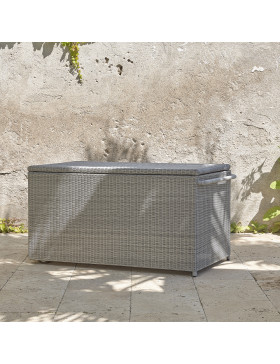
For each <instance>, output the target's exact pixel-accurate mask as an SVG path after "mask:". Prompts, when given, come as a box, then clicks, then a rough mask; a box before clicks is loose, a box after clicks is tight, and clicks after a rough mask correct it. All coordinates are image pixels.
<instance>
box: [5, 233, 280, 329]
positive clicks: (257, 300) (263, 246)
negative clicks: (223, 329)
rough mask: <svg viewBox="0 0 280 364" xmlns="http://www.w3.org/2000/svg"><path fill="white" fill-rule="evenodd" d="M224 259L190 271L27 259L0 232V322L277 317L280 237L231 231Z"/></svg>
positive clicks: (15, 237) (17, 243) (20, 243)
mask: <svg viewBox="0 0 280 364" xmlns="http://www.w3.org/2000/svg"><path fill="white" fill-rule="evenodd" d="M231 240H232V253H231V260H230V261H223V262H220V263H218V264H214V265H213V266H211V267H210V268H207V269H204V270H202V271H200V272H199V273H198V277H196V278H193V277H192V276H191V275H190V274H189V273H184V272H174V271H162V270H158V271H156V270H151V269H140V268H139V269H136V268H124V267H108V266H97V265H85V264H71V263H69V264H68V263H58V262H51V263H49V264H42V263H39V262H37V261H33V260H30V259H29V258H28V257H27V234H0V322H50V321H53V322H128V321H131V322H156V321H158V322H183V321H185V322H191V321H195V322H198V321H201V322H203V321H218V322H222V321H245V322H252V321H256V322H258V321H263V322H265V321H274V322H279V321H280V236H279V235H278V236H277V235H272V234H256V235H254V234H232V235H231Z"/></svg>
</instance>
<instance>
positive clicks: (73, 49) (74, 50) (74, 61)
mask: <svg viewBox="0 0 280 364" xmlns="http://www.w3.org/2000/svg"><path fill="white" fill-rule="evenodd" d="M83 43H84V42H61V45H62V47H65V48H68V49H69V52H70V57H71V65H72V66H73V68H74V69H75V70H76V71H77V73H78V78H79V82H80V83H82V82H83V80H82V79H83V76H82V73H81V68H80V62H79V51H80V48H79V45H82V44H83Z"/></svg>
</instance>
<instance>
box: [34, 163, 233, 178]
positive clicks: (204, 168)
mask: <svg viewBox="0 0 280 364" xmlns="http://www.w3.org/2000/svg"><path fill="white" fill-rule="evenodd" d="M229 169H230V165H229V164H199V163H197V164H185V163H125V162H93V161H75V162H65V163H55V164H42V165H33V166H29V167H28V171H29V172H48V173H52V172H53V173H94V174H95V173H101V174H106V173H109V174H111V173H122V174H124V173H125V174H126V173H128V174H159V175H162V174H164V175H166V174H171V175H185V176H195V175H201V174H208V173H213V172H220V171H228V170H229Z"/></svg>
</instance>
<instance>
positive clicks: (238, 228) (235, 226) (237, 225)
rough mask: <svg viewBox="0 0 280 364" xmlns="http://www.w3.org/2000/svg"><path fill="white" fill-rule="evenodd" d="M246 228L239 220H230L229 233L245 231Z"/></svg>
mask: <svg viewBox="0 0 280 364" xmlns="http://www.w3.org/2000/svg"><path fill="white" fill-rule="evenodd" d="M246 230H248V226H242V225H241V222H238V223H236V222H232V223H231V224H230V232H231V233H245V232H246Z"/></svg>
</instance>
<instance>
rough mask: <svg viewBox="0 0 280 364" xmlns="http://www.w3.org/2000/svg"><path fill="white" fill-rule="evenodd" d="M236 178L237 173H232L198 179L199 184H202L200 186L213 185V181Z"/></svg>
mask: <svg viewBox="0 0 280 364" xmlns="http://www.w3.org/2000/svg"><path fill="white" fill-rule="evenodd" d="M235 178H236V175H235V174H231V175H230V176H224V177H219V178H213V179H205V180H198V181H197V184H198V185H200V186H205V185H212V184H213V183H219V182H224V181H229V180H231V179H235Z"/></svg>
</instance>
